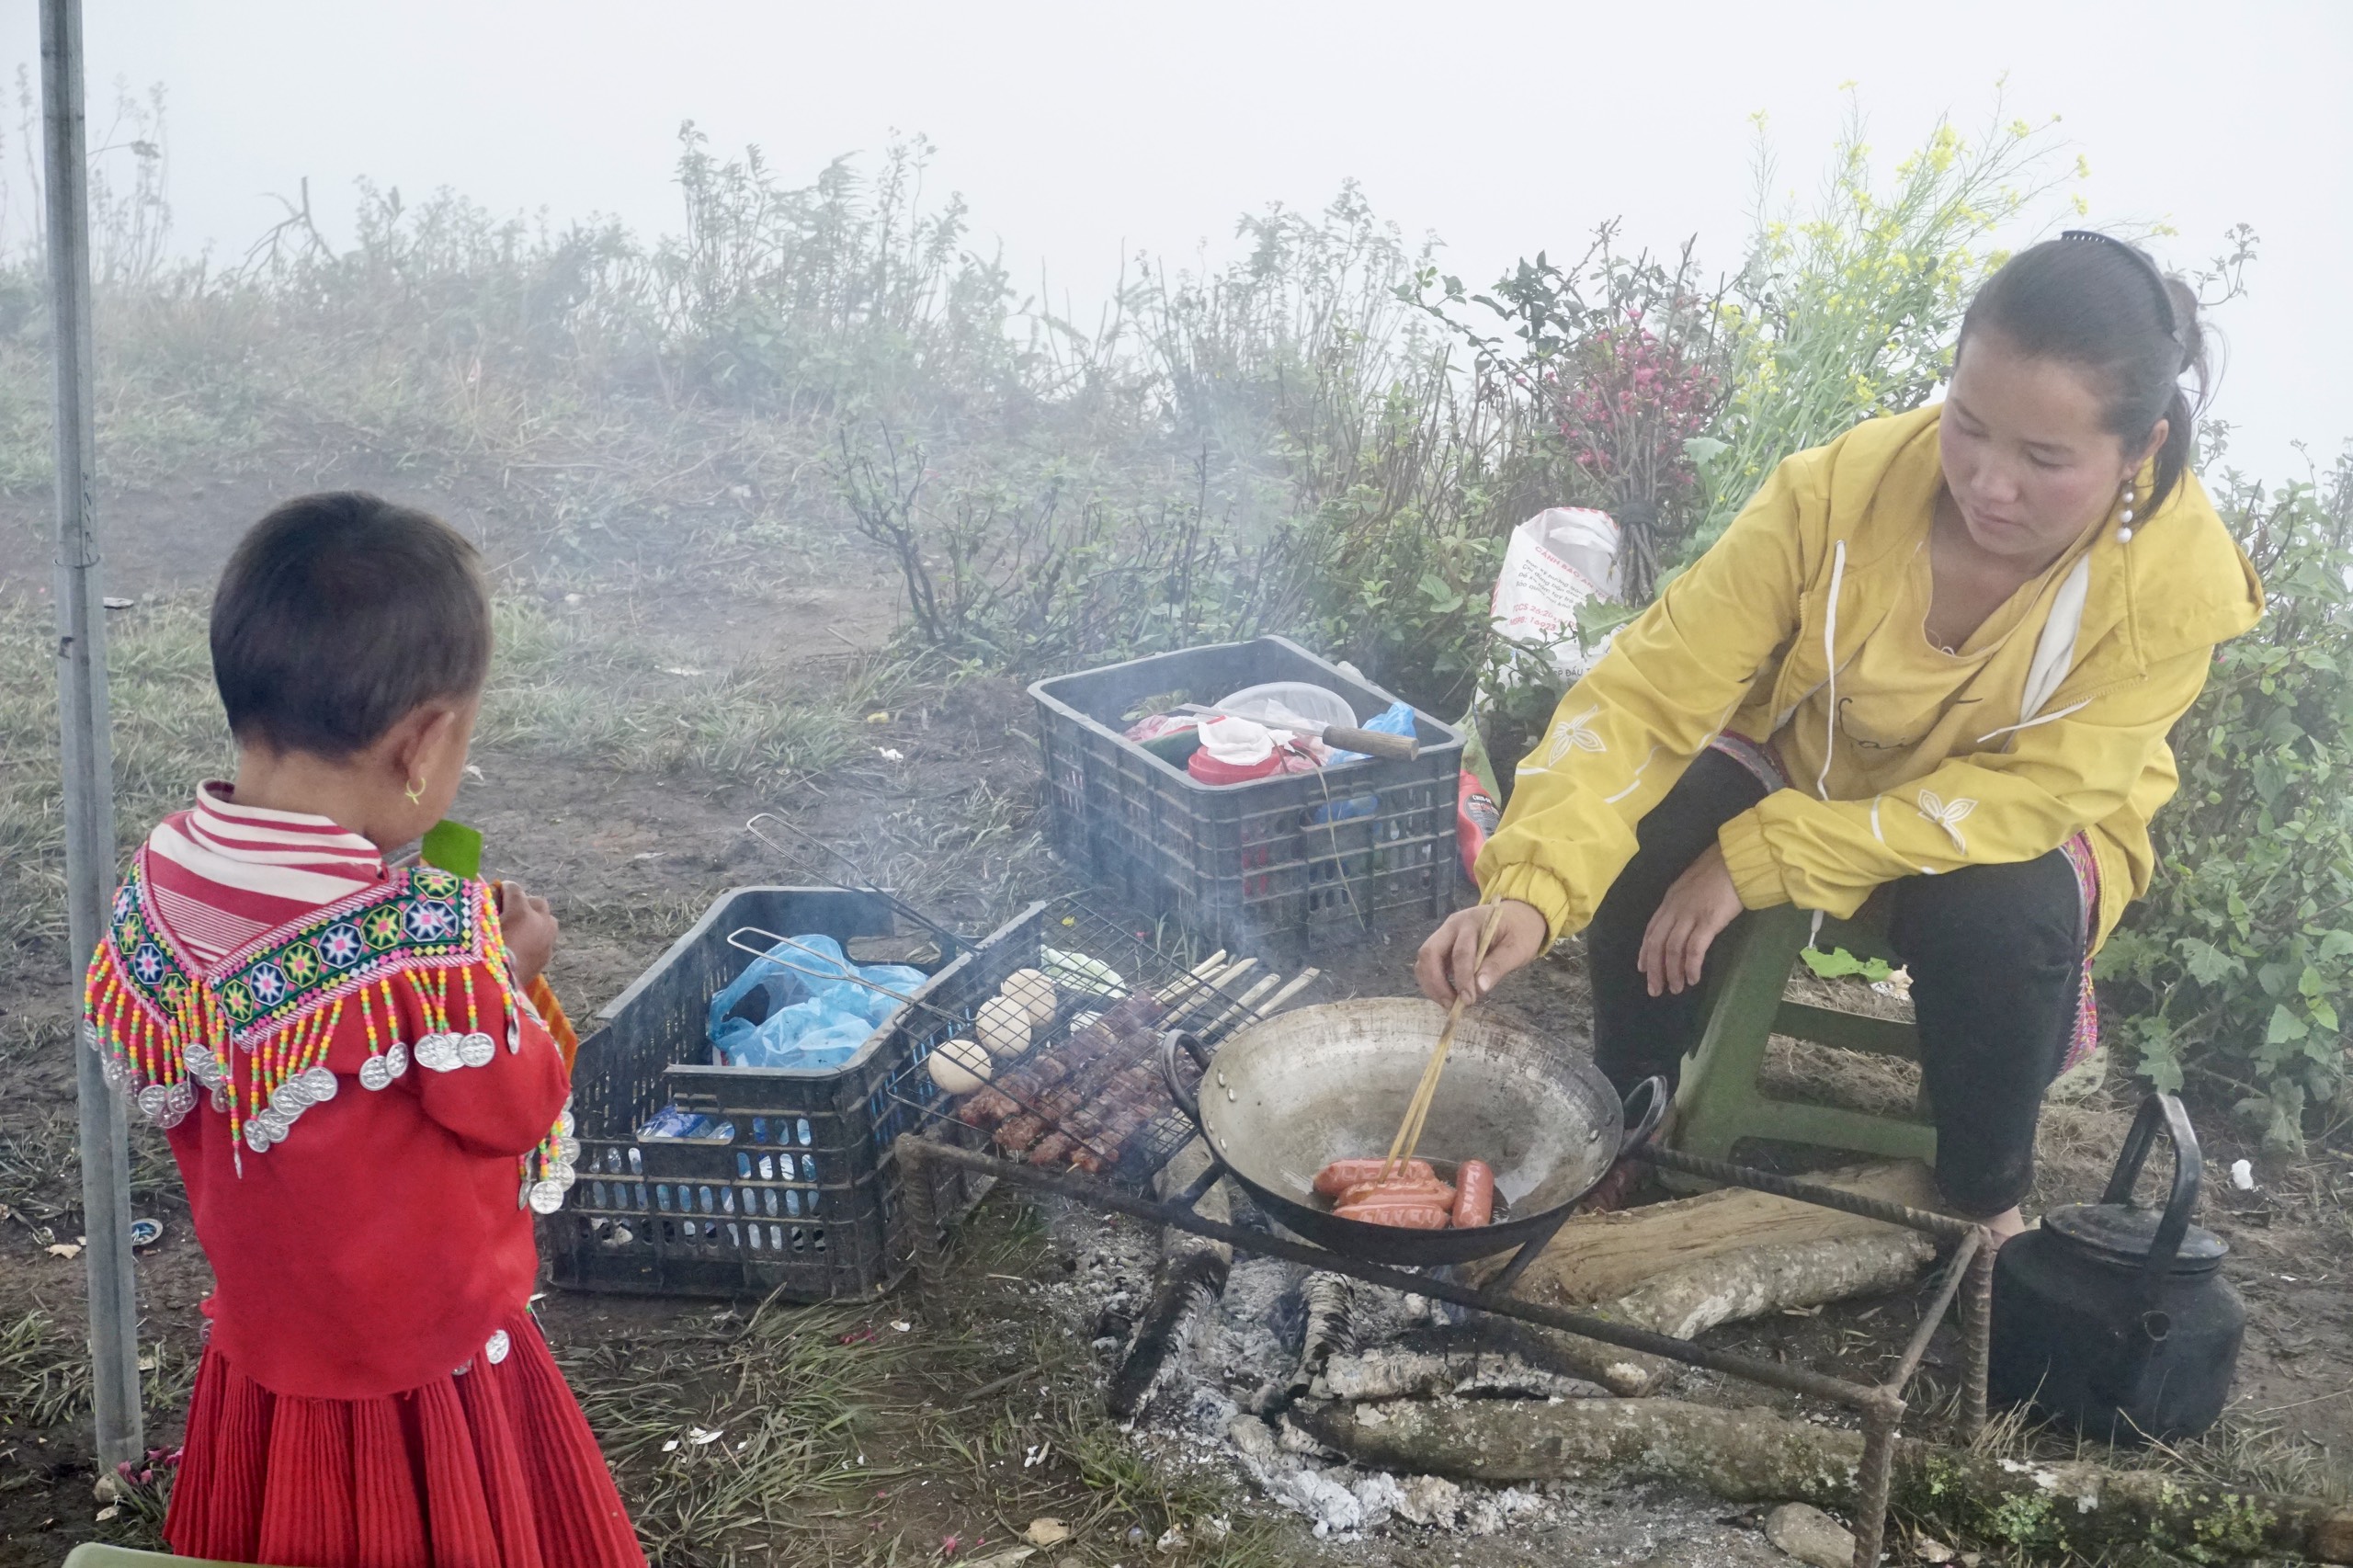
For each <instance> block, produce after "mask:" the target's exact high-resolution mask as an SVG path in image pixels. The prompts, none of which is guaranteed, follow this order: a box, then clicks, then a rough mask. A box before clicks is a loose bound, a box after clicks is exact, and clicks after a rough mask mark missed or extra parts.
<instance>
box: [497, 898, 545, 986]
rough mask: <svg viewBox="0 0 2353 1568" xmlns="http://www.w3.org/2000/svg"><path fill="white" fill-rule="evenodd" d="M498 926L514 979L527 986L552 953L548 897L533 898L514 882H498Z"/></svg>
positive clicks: (543, 968)
mask: <svg viewBox="0 0 2353 1568" xmlns="http://www.w3.org/2000/svg"><path fill="white" fill-rule="evenodd" d="M498 926H499V929H500V931H501V932H502V933H503V934H504V935H505V936H506V954H507V957H508V958H510V959H512V960H514V972H515V983H516V985H517V986H518V987H520V988H522V989H524V990H527V991H528V990H529V989H530V985H531V982H533V981H535V980H537V979H539V977H540V971H543V970H545V969H546V968H547V967H548V960H550V959H551V958H553V957H555V934H556V923H555V916H554V915H552V914H551V913H550V912H549V910H548V901H547V900H546V899H543V898H533V897H532V896H531V895H530V894H529V893H527V892H524V891H523V890H522V889H521V888H520V887H518V886H517V885H516V884H515V883H513V882H501V883H499V884H498Z"/></svg>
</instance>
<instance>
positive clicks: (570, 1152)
mask: <svg viewBox="0 0 2353 1568" xmlns="http://www.w3.org/2000/svg"><path fill="white" fill-rule="evenodd" d="M555 1157H556V1158H557V1159H558V1160H560V1161H562V1162H563V1164H565V1165H578V1164H579V1163H580V1140H579V1139H577V1138H574V1137H573V1136H572V1135H571V1134H570V1133H568V1132H560V1133H558V1134H557V1135H556V1140H555Z"/></svg>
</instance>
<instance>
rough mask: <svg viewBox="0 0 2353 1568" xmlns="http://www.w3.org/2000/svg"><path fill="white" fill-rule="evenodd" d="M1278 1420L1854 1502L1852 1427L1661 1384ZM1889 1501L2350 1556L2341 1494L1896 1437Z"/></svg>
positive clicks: (2239, 1554)
mask: <svg viewBox="0 0 2353 1568" xmlns="http://www.w3.org/2000/svg"><path fill="white" fill-rule="evenodd" d="M1291 1418H1292V1419H1293V1420H1294V1421H1295V1422H1297V1423H1298V1424H1299V1426H1301V1427H1302V1429H1304V1430H1305V1431H1306V1432H1307V1433H1308V1434H1309V1435H1310V1436H1312V1437H1314V1438H1315V1439H1316V1440H1317V1441H1319V1442H1322V1443H1324V1444H1326V1445H1328V1446H1329V1447H1331V1448H1334V1449H1338V1450H1339V1451H1340V1452H1342V1453H1344V1454H1346V1455H1347V1457H1348V1458H1350V1459H1352V1460H1356V1461H1357V1462H1358V1463H1360V1464H1366V1465H1372V1466H1376V1467H1379V1468H1381V1469H1383V1470H1393V1471H1402V1472H1404V1473H1409V1474H1436V1475H1445V1476H1449V1477H1452V1478H1454V1479H1457V1480H1463V1481H1478V1482H1483V1483H1488V1484H1491V1485H1497V1486H1502V1485H1509V1484H1512V1483H1522V1482H1536V1481H1564V1480H1574V1481H1583V1482H1596V1481H1600V1482H1610V1481H1654V1482H1673V1483H1682V1484H1685V1485H1688V1486H1693V1487H1697V1488H1699V1489H1700V1490H1702V1491H1706V1492H1711V1493H1713V1494H1716V1495H1717V1496H1720V1497H1722V1498H1725V1499H1726V1500H1728V1501H1731V1502H1736V1503H1779V1502H1800V1503H1811V1504H1813V1505H1814V1506H1816V1507H1824V1508H1847V1507H1852V1506H1854V1504H1855V1502H1856V1491H1857V1483H1856V1476H1857V1471H1858V1468H1859V1465H1860V1464H1861V1461H1862V1454H1863V1437H1862V1434H1861V1433H1859V1432H1855V1431H1849V1430H1846V1429H1844V1428H1840V1427H1832V1426H1816V1425H1814V1424H1813V1423H1812V1422H1805V1421H1792V1420H1790V1419H1788V1418H1786V1417H1784V1416H1780V1415H1775V1414H1773V1413H1772V1412H1770V1411H1768V1410H1762V1409H1747V1410H1728V1409H1722V1408H1719V1407H1716V1406H1713V1405H1702V1404H1691V1403H1684V1402H1681V1401H1677V1400H1665V1399H1581V1400H1580V1399H1573V1400H1562V1401H1559V1402H1557V1403H1539V1402H1536V1401H1531V1400H1463V1401H1446V1402H1429V1401H1422V1400H1398V1401H1392V1402H1387V1403H1363V1404H1347V1403H1339V1402H1336V1401H1334V1402H1312V1403H1302V1404H1300V1405H1299V1406H1297V1407H1296V1408H1295V1409H1294V1410H1293V1411H1292V1413H1291ZM1889 1501H1890V1506H1892V1507H1893V1509H1894V1510H1895V1511H1896V1512H1897V1513H1898V1514H1900V1515H1903V1516H1904V1517H1907V1518H1911V1519H1914V1520H1916V1521H1919V1522H1922V1523H1934V1524H1936V1525H1938V1526H1941V1527H1942V1528H1945V1529H1947V1530H1950V1531H1953V1532H1956V1533H1960V1534H1962V1535H1966V1536H1969V1537H1971V1538H1973V1539H1975V1540H1984V1541H1987V1542H1989V1543H1996V1544H1999V1545H2003V1546H2007V1547H2010V1548H2014V1549H2018V1550H2021V1551H2034V1552H2037V1553H2052V1554H2063V1555H2066V1556H2068V1557H2069V1558H2070V1559H2074V1558H2089V1559H2093V1560H2096V1561H2112V1562H2150V1561H2169V1560H2172V1559H2173V1558H2176V1557H2187V1558H2188V1559H2190V1560H2191V1561H2195V1562H2241V1561H2246V1560H2251V1559H2263V1558H2271V1559H2278V1558H2280V1557H2289V1558H2296V1559H2301V1560H2303V1561H2306V1562H2336V1563H2343V1562H2353V1509H2348V1508H2345V1507H2340V1506H2336V1505H2335V1504H2331V1503H2328V1502H2325V1501H2322V1500H2320V1499H2317V1498H2310V1497H2293V1496H2287V1495H2283V1494H2277V1493H2267V1492H2255V1491H2247V1490H2242V1489H2236V1488H2231V1487H2224V1486H2218V1485H2214V1484H2212V1483H2207V1482H2203V1481H2200V1480H2197V1479H2195V1478H2192V1477H2188V1476H2185V1475H2181V1474H2178V1473H2167V1472H2165V1471H2127V1470H2117V1469H2114V1468H2111V1467H2109V1466H2107V1465H2102V1464H2097V1463H2094V1462H2091V1461H2089V1460H2054V1461H2043V1460H2018V1459H2015V1458H2011V1457H2007V1456H2004V1455H2001V1454H1996V1453H1981V1452H1978V1451H1975V1450H1973V1449H1956V1448H1949V1447H1946V1446H1943V1445H1940V1444H1935V1443H1925V1442H1920V1441H1917V1440H1915V1439H1911V1438H1904V1439H1900V1440H1899V1441H1898V1442H1897V1444H1896V1448H1895V1464H1894V1476H1893V1486H1892V1488H1891V1491H1890V1494H1889Z"/></svg>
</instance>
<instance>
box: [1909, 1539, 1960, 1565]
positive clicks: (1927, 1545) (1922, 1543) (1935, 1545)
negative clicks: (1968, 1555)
mask: <svg viewBox="0 0 2353 1568" xmlns="http://www.w3.org/2000/svg"><path fill="white" fill-rule="evenodd" d="M1912 1555H1913V1556H1915V1557H1916V1558H1918V1559H1919V1560H1920V1561H1921V1562H1951V1561H1952V1560H1953V1559H1954V1558H1956V1557H1959V1556H1960V1555H1961V1553H1959V1552H1957V1551H1954V1550H1953V1549H1952V1548H1951V1547H1949V1546H1947V1545H1946V1544H1945V1543H1944V1542H1943V1541H1940V1540H1937V1539H1936V1538H1935V1537H1934V1536H1926V1535H1921V1536H1914V1537H1913V1538H1912Z"/></svg>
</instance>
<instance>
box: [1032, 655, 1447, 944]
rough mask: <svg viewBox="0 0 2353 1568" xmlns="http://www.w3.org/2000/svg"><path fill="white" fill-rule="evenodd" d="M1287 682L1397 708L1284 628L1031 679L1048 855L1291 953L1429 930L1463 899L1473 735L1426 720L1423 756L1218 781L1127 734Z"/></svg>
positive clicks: (1185, 918)
mask: <svg viewBox="0 0 2353 1568" xmlns="http://www.w3.org/2000/svg"><path fill="white" fill-rule="evenodd" d="M1281 680H1296V681H1308V682H1312V683H1313V684H1314V685H1317V686H1321V687H1326V688H1328V689H1330V690H1331V691H1334V692H1336V693H1337V694H1339V695H1340V696H1342V697H1344V698H1346V699H1347V701H1348V705H1349V706H1350V707H1351V708H1352V709H1354V710H1355V711H1356V716H1357V720H1358V722H1359V723H1361V722H1364V721H1365V720H1367V719H1370V718H1373V717H1374V716H1376V715H1377V714H1379V713H1381V711H1382V710H1385V709H1387V708H1388V707H1389V705H1390V704H1391V703H1392V701H1394V700H1395V699H1393V698H1392V697H1391V696H1390V695H1389V694H1388V693H1387V692H1385V691H1382V690H1381V688H1380V687H1375V686H1372V685H1370V684H1369V683H1367V682H1365V681H1362V680H1359V679H1357V678H1355V677H1354V676H1348V675H1347V674H1345V673H1343V672H1342V671H1341V670H1340V669H1338V668H1337V667H1336V666H1335V665H1331V664H1328V663H1326V662H1325V661H1324V660H1322V659H1319V658H1317V657H1316V656H1315V655H1314V654H1313V653H1309V652H1308V651H1307V650H1306V649H1304V648H1302V647H1301V646H1299V644H1297V643H1296V642H1291V641H1290V640H1289V639H1288V638H1282V637H1261V638H1258V639H1257V640H1256V641H1255V642H1228V643H1221V644H1219V645H1217V646H1214V647H1207V648H1188V649H1186V650H1185V651H1183V652H1181V653H1161V654H1157V655H1155V656H1154V657H1152V658H1148V659H1135V660H1131V661H1130V662H1129V663H1127V664H1123V665H1106V666H1105V667H1103V668H1101V669H1097V670H1088V671H1086V672H1085V673H1083V674H1080V675H1070V676H1056V677H1054V678H1052V679H1051V680H1041V681H1039V682H1037V683H1036V684H1034V685H1033V686H1031V687H1029V695H1030V696H1031V697H1032V698H1034V699H1036V700H1037V703H1038V717H1039V743H1040V748H1041V749H1042V750H1043V752H1044V754H1045V775H1046V796H1047V833H1048V835H1049V837H1050V839H1051V842H1052V844H1053V846H1054V847H1055V848H1056V849H1057V850H1059V851H1060V852H1061V853H1062V854H1063V857H1064V858H1067V859H1069V860H1071V861H1072V862H1073V863H1074V864H1075V865H1077V866H1079V867H1081V868H1083V869H1085V870H1086V872H1087V873H1088V874H1089V875H1090V876H1092V877H1094V878H1095V879H1096V880H1097V881H1101V882H1103V883H1105V884H1107V885H1108V886H1110V887H1113V888H1116V889H1117V890H1118V891H1119V892H1120V894H1121V895H1122V896H1123V897H1125V898H1126V899H1128V900H1129V901H1131V902H1132V903H1136V904H1138V905H1139V906H1140V907H1143V908H1147V909H1153V910H1156V911H1163V912H1165V913H1167V914H1169V915H1173V916H1175V917H1176V920H1177V921H1178V922H1179V923H1181V924H1182V925H1183V926H1185V927H1186V928H1187V929H1188V930H1190V931H1195V932H1198V933H1199V934H1201V935H1203V936H1205V937H1209V938H1210V939H1211V940H1212V941H1216V942H1222V943H1226V944H1229V945H1233V946H1237V947H1239V946H1246V945H1263V946H1267V947H1271V948H1276V949H1301V948H1304V947H1306V946H1310V945H1313V944H1314V943H1316V942H1317V941H1319V940H1327V939H1335V938H1336V939H1346V938H1347V937H1352V936H1355V935H1358V934H1359V933H1361V932H1363V931H1365V930H1368V929H1370V928H1372V927H1374V926H1389V925H1423V924H1434V923H1435V922H1436V921H1438V919H1439V918H1441V917H1443V916H1444V915H1446V914H1447V913H1448V912H1449V910H1451V909H1452V908H1453V907H1454V895H1455V889H1456V886H1457V884H1458V881H1459V880H1460V878H1461V860H1460V858H1459V857H1458V855H1457V851H1456V848H1455V801H1456V793H1457V781H1458V779H1459V778H1460V777H1461V767H1462V734H1461V732H1460V731H1459V730H1456V729H1455V728H1454V727H1453V726H1451V725H1449V724H1444V723H1440V722H1438V721H1437V720H1434V719H1432V718H1430V717H1429V716H1428V715H1427V714H1426V713H1417V714H1416V715H1415V736H1416V738H1417V739H1419V740H1420V742H1421V744H1422V755H1421V756H1420V757H1419V758H1418V759H1417V760H1415V761H1413V762H1396V761H1391V760H1387V759H1384V758H1380V757H1373V758H1369V759H1367V760H1365V761H1362V762H1355V763H1349V764H1347V765H1346V766H1344V767H1335V768H1324V769H1321V770H1319V771H1317V772H1313V773H1285V774H1276V775H1273V776H1271V777H1269V778H1257V779H1253V780H1251V781H1250V782H1248V783H1245V784H1228V785H1222V786H1221V785H1211V784H1204V783H1201V782H1200V781H1199V780H1198V779H1196V778H1193V777H1192V776H1191V775H1190V774H1188V773H1187V772H1186V771H1185V767H1184V759H1183V756H1181V755H1179V754H1180V753H1181V751H1182V749H1184V748H1182V747H1161V746H1159V745H1157V744H1155V747H1154V749H1146V748H1145V747H1144V746H1142V745H1139V744H1136V743H1135V742H1133V741H1131V740H1128V739H1126V738H1125V736H1124V735H1123V734H1122V733H1121V732H1122V731H1124V730H1126V729H1127V728H1128V727H1129V725H1130V723H1131V720H1130V719H1129V718H1128V717H1127V715H1129V714H1130V713H1131V712H1133V711H1135V710H1136V708H1137V705H1138V704H1140V703H1142V702H1143V701H1144V700H1145V699H1151V698H1165V699H1168V700H1171V701H1193V702H1214V701H1216V700H1217V699H1219V698H1221V697H1223V696H1224V695H1225V694H1226V693H1228V692H1230V691H1234V690H1237V689H1239V688H1241V687H1246V686H1256V685H1258V684H1260V683H1261V682H1266V681H1281ZM1180 694H1181V695H1180ZM1162 706H1164V707H1165V706H1166V702H1164V703H1163V704H1162ZM1163 750H1166V751H1167V752H1168V753H1169V754H1170V755H1166V756H1164V755H1162V751H1163Z"/></svg>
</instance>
